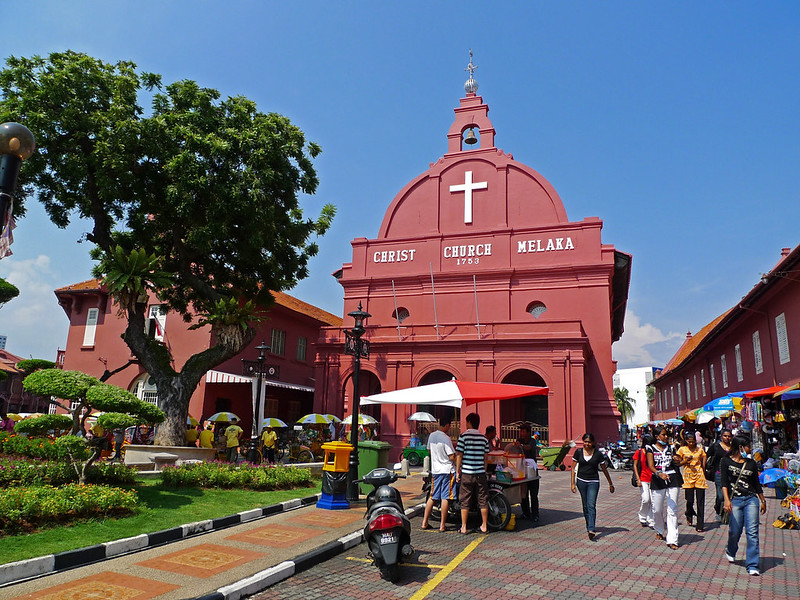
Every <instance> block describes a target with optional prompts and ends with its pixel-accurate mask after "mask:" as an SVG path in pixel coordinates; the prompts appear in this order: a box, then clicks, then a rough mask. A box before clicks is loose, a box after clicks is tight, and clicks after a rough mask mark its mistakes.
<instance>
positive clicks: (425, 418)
mask: <svg viewBox="0 0 800 600" xmlns="http://www.w3.org/2000/svg"><path fill="white" fill-rule="evenodd" d="M408 420H409V421H421V422H423V423H435V422H436V417H434V416H433V415H432V414H431V413H427V412H425V411H420V412H415V413H414V414H413V415H411V416H410V417H408Z"/></svg>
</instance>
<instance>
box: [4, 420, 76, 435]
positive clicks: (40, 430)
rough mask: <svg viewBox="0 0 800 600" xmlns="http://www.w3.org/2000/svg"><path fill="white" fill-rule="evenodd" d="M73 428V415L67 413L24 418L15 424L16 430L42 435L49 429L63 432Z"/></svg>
mask: <svg viewBox="0 0 800 600" xmlns="http://www.w3.org/2000/svg"><path fill="white" fill-rule="evenodd" d="M70 429H72V417H69V416H67V415H42V416H40V417H29V418H27V419H22V421H19V422H18V423H17V424H16V425H15V426H14V431H15V432H18V433H27V434H28V435H42V434H45V433H47V432H48V431H53V432H56V433H61V432H64V431H68V430H70Z"/></svg>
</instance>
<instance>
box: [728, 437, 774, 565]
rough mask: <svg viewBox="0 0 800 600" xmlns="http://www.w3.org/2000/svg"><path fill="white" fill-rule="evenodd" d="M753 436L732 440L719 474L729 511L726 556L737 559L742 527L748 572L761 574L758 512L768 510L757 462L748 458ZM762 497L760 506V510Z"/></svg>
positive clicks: (731, 560) (731, 559) (730, 560)
mask: <svg viewBox="0 0 800 600" xmlns="http://www.w3.org/2000/svg"><path fill="white" fill-rule="evenodd" d="M749 454H750V440H748V439H747V438H746V437H742V436H736V437H735V438H733V439H732V440H731V451H730V454H729V455H728V456H725V457H723V458H722V461H721V463H720V474H721V481H722V494H723V496H724V502H723V510H724V511H725V512H727V513H730V516H731V518H730V525H729V529H728V543H727V544H726V545H725V558H727V559H728V562H733V561H734V560H736V552H737V550H738V549H739V538H741V537H742V530H744V531H745V534H746V539H747V552H746V555H745V567H746V568H747V573H748V574H749V575H761V571H760V567H759V561H760V553H759V540H758V515H759V512H760V513H761V514H762V515H763V514H764V513H765V512H767V501H766V500H765V499H764V492H763V490H762V489H761V483H760V482H759V481H758V465H757V464H756V461H754V460H753V459H752V458H749V457H748V455H749ZM759 500H760V501H761V508H760V510H759Z"/></svg>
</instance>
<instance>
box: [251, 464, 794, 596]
mask: <svg viewBox="0 0 800 600" xmlns="http://www.w3.org/2000/svg"><path fill="white" fill-rule="evenodd" d="M613 477H614V481H615V484H616V490H617V491H616V493H615V494H614V495H611V494H609V493H608V488H607V487H606V486H603V487H602V488H601V492H600V498H599V500H598V533H599V535H598V537H597V539H595V540H594V541H589V540H588V539H587V537H586V530H585V525H584V521H583V515H582V514H581V512H580V498H579V497H578V496H577V495H574V496H573V494H572V493H570V490H569V473H568V472H566V473H561V472H556V473H553V472H545V473H543V476H542V479H543V480H542V485H541V493H540V500H541V505H542V519H541V521H540V522H539V523H538V524H536V525H534V524H533V523H528V522H520V521H518V522H517V523H518V528H517V530H516V531H513V532H509V531H503V532H498V533H492V534H490V535H488V536H483V535H477V534H473V535H468V536H462V535H460V534H458V533H457V532H455V531H453V532H447V533H438V532H436V531H420V530H419V526H420V523H421V519H419V518H416V519H414V521H413V525H414V527H415V531H414V533H413V544H414V546H415V548H416V549H417V551H418V553H417V555H416V556H415V557H414V559H412V560H414V561H415V563H414V564H413V565H411V566H404V567H403V568H402V572H401V579H400V582H399V583H398V584H397V585H393V584H390V583H388V582H385V581H382V580H381V579H380V576H379V574H378V570H377V569H376V568H375V567H374V566H372V565H371V564H370V563H369V561H368V560H367V559H366V552H367V550H366V546H365V545H364V544H361V545H359V546H356V547H354V548H352V549H351V550H349V551H347V552H345V553H344V554H342V555H340V556H338V557H335V558H333V559H330V560H328V561H327V562H325V563H323V564H320V565H318V566H316V567H314V568H312V569H310V570H308V571H305V572H303V573H300V574H298V575H296V576H294V577H293V578H291V579H289V580H287V581H285V582H283V583H280V584H277V585H275V586H272V587H270V588H269V589H268V590H265V591H264V592H261V593H259V594H257V595H255V596H252V598H253V600H267V599H269V600H316V599H320V600H322V599H324V600H336V599H343V600H344V599H348V600H352V599H358V598H365V599H369V600H374V599H381V600H390V599H394V598H402V599H411V600H422V599H423V598H429V599H432V600H433V599H435V600H450V599H452V600H472V599H475V600H488V599H493V600H497V599H503V598H552V599H568V598H569V599H573V598H574V599H585V598H596V599H608V600H612V599H621V598H647V599H648V600H659V599H681V600H682V599H686V600H696V599H704V600H710V599H716V598H724V599H726V600H731V599H734V600H736V599H742V600H744V599H747V600H757V599H764V600H767V599H769V600H788V599H790V598H791V599H793V600H794V599H796V598H798V596H800V591H799V590H800V581H799V578H798V572H800V532H799V531H786V530H779V529H775V528H774V527H772V525H771V523H772V522H773V521H774V519H775V517H776V516H777V515H778V514H781V513H782V512H785V509H782V508H781V507H780V505H779V503H778V501H777V500H776V499H775V498H774V494H773V492H772V491H771V490H768V491H767V505H768V511H767V515H766V516H764V517H762V518H761V563H762V565H761V566H762V571H763V574H762V576H761V577H751V576H749V575H747V572H746V570H745V568H744V560H743V559H744V537H743V538H742V547H741V549H740V551H739V555H738V556H737V561H736V563H734V564H732V565H731V564H728V562H727V561H726V560H725V558H724V556H723V548H724V544H725V540H726V538H727V528H723V527H721V526H720V525H719V524H718V523H717V522H715V521H714V520H713V519H712V520H711V523H710V524H708V525H707V531H706V532H705V533H702V534H700V533H696V532H695V531H694V528H693V527H689V526H687V525H685V524H683V525H682V526H681V527H680V539H679V543H680V548H679V549H678V550H677V551H674V550H670V549H668V548H667V547H666V545H665V543H664V542H659V541H657V540H656V539H655V536H654V533H653V532H652V531H651V530H650V529H647V528H642V527H641V526H640V525H639V521H638V519H637V517H636V510H638V490H636V489H634V488H633V487H631V485H630V483H629V480H630V472H617V473H613ZM713 496H714V493H713V491H711V493H710V494H709V497H708V498H707V510H706V514H707V515H710V514H712V509H711V506H712V504H713ZM515 510H516V511H519V507H516V508H515ZM680 510H681V517H682V516H683V500H682V499H681V502H680ZM681 521H683V519H681Z"/></svg>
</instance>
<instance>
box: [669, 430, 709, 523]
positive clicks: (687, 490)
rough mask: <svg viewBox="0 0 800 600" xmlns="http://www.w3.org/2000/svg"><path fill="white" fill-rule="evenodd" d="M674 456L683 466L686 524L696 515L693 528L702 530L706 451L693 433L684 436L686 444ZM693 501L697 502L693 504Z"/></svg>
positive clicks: (705, 486)
mask: <svg viewBox="0 0 800 600" xmlns="http://www.w3.org/2000/svg"><path fill="white" fill-rule="evenodd" d="M675 456H676V457H677V458H678V459H679V460H680V464H681V466H682V467H683V492H684V495H685V497H686V524H687V525H691V524H692V519H693V518H695V517H696V519H697V520H696V521H695V524H694V525H695V527H694V530H695V531H697V532H702V531H703V527H704V526H705V506H706V489H707V488H708V486H707V485H706V476H705V473H704V471H705V468H706V452H705V450H703V448H702V447H701V446H698V445H697V439H696V438H695V436H693V435H689V436H686V445H685V446H681V447H680V448H678V452H677V453H676V454H675ZM695 501H696V502H697V504H696V506H695Z"/></svg>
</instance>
